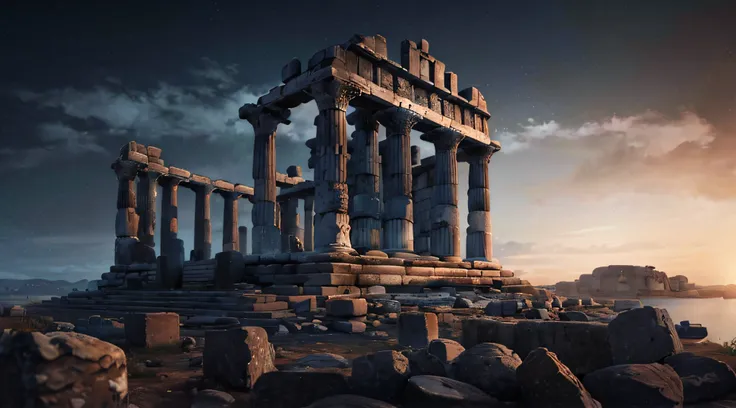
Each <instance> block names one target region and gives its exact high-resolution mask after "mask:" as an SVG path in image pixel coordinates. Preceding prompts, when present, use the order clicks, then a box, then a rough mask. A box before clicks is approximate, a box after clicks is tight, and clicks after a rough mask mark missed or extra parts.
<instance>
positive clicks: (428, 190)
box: [412, 163, 434, 255]
mask: <svg viewBox="0 0 736 408" xmlns="http://www.w3.org/2000/svg"><path fill="white" fill-rule="evenodd" d="M433 185H434V163H432V164H427V165H424V164H423V165H421V166H418V167H414V175H413V180H412V186H413V189H412V200H413V201H414V251H415V252H416V253H417V255H431V254H432V251H431V247H430V239H431V236H432V186H433Z"/></svg>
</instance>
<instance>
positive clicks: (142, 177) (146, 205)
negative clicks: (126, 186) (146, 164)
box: [136, 169, 161, 248]
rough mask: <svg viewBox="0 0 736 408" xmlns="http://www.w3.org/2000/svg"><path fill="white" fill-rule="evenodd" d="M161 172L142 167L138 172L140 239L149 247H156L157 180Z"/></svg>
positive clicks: (137, 206)
mask: <svg viewBox="0 0 736 408" xmlns="http://www.w3.org/2000/svg"><path fill="white" fill-rule="evenodd" d="M159 176H161V173H157V172H154V171H149V170H145V169H142V170H141V171H139V172H138V194H137V195H138V201H137V203H136V212H137V213H138V240H139V241H140V242H141V243H143V244H144V245H146V246H148V247H151V248H153V247H155V246H156V242H155V241H156V240H155V234H156V232H155V231H156V185H157V184H156V180H157V179H158V177H159Z"/></svg>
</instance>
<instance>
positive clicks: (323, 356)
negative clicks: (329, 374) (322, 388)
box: [293, 353, 350, 368]
mask: <svg viewBox="0 0 736 408" xmlns="http://www.w3.org/2000/svg"><path fill="white" fill-rule="evenodd" d="M293 365H294V366H297V367H309V368H347V367H349V366H350V362H349V361H348V359H346V358H345V357H343V356H341V355H337V354H332V353H318V354H310V355H308V356H304V357H302V358H300V359H299V360H297V361H295V362H294V364H293Z"/></svg>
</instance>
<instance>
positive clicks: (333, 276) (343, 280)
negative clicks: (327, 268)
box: [304, 273, 362, 286]
mask: <svg viewBox="0 0 736 408" xmlns="http://www.w3.org/2000/svg"><path fill="white" fill-rule="evenodd" d="M307 276H308V279H307V281H306V282H305V283H304V286H342V285H355V284H356V283H357V281H358V279H357V278H358V276H362V275H347V274H337V273H315V274H311V275H307Z"/></svg>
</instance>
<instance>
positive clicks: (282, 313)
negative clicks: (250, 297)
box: [34, 304, 296, 319]
mask: <svg viewBox="0 0 736 408" xmlns="http://www.w3.org/2000/svg"><path fill="white" fill-rule="evenodd" d="M96 306H101V305H72V304H66V305H49V307H45V305H38V306H36V308H35V309H34V310H38V312H39V313H38V314H40V315H53V314H54V313H63V312H64V311H67V310H68V311H76V312H79V311H84V312H85V313H89V314H90V315H92V314H98V315H101V316H104V317H123V316H125V315H126V314H130V313H156V312H172V313H178V314H179V315H181V316H197V315H209V316H231V317H237V318H254V319H280V318H285V317H294V316H296V315H295V314H294V313H292V312H289V311H287V310H276V311H263V312H248V311H229V310H219V309H183V308H175V307H142V306H122V307H112V308H105V307H96ZM49 309H53V310H49Z"/></svg>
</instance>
